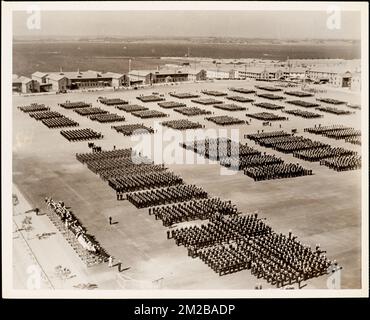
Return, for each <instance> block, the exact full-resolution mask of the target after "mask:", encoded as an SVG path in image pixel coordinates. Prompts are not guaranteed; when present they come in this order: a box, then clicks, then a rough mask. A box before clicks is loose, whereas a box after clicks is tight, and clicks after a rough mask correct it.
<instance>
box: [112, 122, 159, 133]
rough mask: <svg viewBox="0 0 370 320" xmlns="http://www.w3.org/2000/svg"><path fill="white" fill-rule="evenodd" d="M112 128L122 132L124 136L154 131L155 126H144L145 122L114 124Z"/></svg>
mask: <svg viewBox="0 0 370 320" xmlns="http://www.w3.org/2000/svg"><path fill="white" fill-rule="evenodd" d="M111 128H112V129H114V130H116V131H117V132H119V133H122V134H123V135H124V136H132V135H137V134H144V133H154V129H153V128H151V127H147V126H144V124H143V123H141V124H138V123H136V124H125V125H121V126H112V127H111Z"/></svg>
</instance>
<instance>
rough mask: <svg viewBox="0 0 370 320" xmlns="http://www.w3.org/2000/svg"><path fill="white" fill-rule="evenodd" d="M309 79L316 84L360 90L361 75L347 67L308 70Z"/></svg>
mask: <svg viewBox="0 0 370 320" xmlns="http://www.w3.org/2000/svg"><path fill="white" fill-rule="evenodd" d="M307 78H309V79H310V80H312V81H316V82H323V83H329V84H331V85H333V86H335V87H344V88H346V87H348V88H351V89H354V90H357V89H359V88H360V80H361V73H360V72H358V71H350V70H349V69H348V68H347V67H335V68H334V67H320V68H312V69H309V70H307Z"/></svg>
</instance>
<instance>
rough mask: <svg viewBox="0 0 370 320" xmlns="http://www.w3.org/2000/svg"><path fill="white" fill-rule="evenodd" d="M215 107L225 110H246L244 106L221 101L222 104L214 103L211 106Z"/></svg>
mask: <svg viewBox="0 0 370 320" xmlns="http://www.w3.org/2000/svg"><path fill="white" fill-rule="evenodd" d="M213 107H214V108H216V109H221V110H226V111H243V110H246V107H242V106H239V105H237V104H234V103H223V104H216V105H214V106H213Z"/></svg>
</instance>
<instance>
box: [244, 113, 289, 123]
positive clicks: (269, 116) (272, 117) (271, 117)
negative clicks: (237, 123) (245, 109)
mask: <svg viewBox="0 0 370 320" xmlns="http://www.w3.org/2000/svg"><path fill="white" fill-rule="evenodd" d="M246 116H247V117H250V118H254V119H258V120H263V121H284V120H288V118H287V117H283V116H278V115H276V114H274V113H270V112H257V113H247V114H246Z"/></svg>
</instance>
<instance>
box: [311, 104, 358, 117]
mask: <svg viewBox="0 0 370 320" xmlns="http://www.w3.org/2000/svg"><path fill="white" fill-rule="evenodd" d="M315 109H316V110H319V111H323V112H328V113H332V114H336V115H337V116H340V115H348V114H352V113H353V112H352V111H349V110H341V109H338V108H335V107H326V106H321V107H317V108H315Z"/></svg>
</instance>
